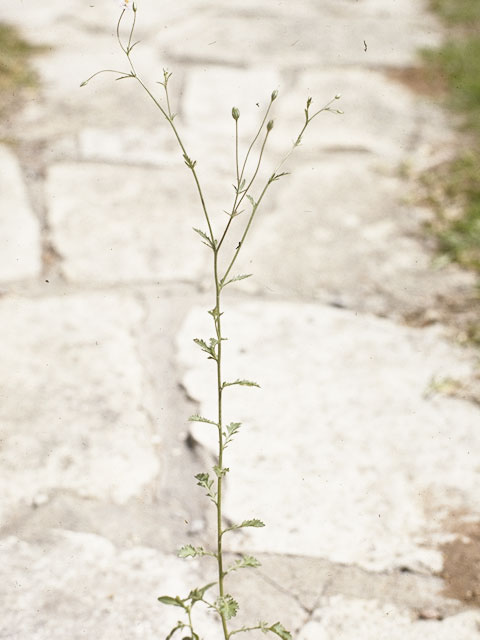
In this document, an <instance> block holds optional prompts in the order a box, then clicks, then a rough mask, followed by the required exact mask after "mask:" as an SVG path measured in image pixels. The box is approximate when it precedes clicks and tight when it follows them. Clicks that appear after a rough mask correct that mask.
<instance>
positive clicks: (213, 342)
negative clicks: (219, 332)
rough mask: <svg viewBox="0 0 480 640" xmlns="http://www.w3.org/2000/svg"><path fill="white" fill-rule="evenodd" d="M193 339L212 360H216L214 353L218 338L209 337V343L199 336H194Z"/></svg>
mask: <svg viewBox="0 0 480 640" xmlns="http://www.w3.org/2000/svg"><path fill="white" fill-rule="evenodd" d="M222 340H226V338H222ZM193 341H194V342H195V344H197V345H198V346H199V347H200V349H201V350H202V351H204V352H205V353H208V356H209V358H210V359H212V360H217V354H216V353H215V347H216V346H217V344H218V340H217V339H216V338H210V340H209V344H207V343H206V342H205V340H202V339H201V338H194V339H193Z"/></svg>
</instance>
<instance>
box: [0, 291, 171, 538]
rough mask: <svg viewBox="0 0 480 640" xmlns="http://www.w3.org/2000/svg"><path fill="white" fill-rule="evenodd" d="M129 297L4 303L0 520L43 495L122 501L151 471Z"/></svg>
mask: <svg viewBox="0 0 480 640" xmlns="http://www.w3.org/2000/svg"><path fill="white" fill-rule="evenodd" d="M141 319H142V310H141V308H140V305H139V304H138V302H136V301H135V300H134V299H133V297H131V296H121V295H119V296H116V295H106V294H101V293H98V294H95V293H92V294H78V295H72V296H69V297H63V296H58V297H55V296H54V297H47V298H41V299H33V300H28V299H23V298H5V299H3V300H2V301H1V304H0V324H1V326H2V331H3V335H4V340H5V345H4V350H3V358H2V367H1V368H0V380H1V383H0V386H1V389H2V403H1V408H0V425H1V426H0V431H1V442H2V447H1V450H0V458H1V462H2V464H1V465H0V467H1V471H0V485H1V487H2V496H3V499H2V503H1V507H0V522H1V524H2V527H5V526H6V525H8V524H9V522H10V521H11V520H12V519H13V517H14V515H15V513H16V510H17V509H18V510H24V509H25V508H26V507H31V508H33V507H36V506H41V505H42V504H43V503H44V502H45V501H48V499H49V493H50V491H55V490H56V489H64V490H70V491H72V492H76V493H77V494H78V495H80V496H82V497H84V498H90V499H95V498H99V499H100V500H105V501H108V500H110V501H112V502H114V503H117V504H123V503H125V502H127V501H128V500H129V499H130V498H132V497H134V496H137V495H140V494H142V492H143V491H144V490H145V488H146V487H148V486H149V485H150V484H151V483H152V482H153V481H154V480H155V478H156V476H157V474H158V473H159V470H160V469H159V462H158V458H157V455H156V451H155V444H154V442H155V440H154V438H155V436H156V435H157V434H156V433H155V425H154V424H153V421H152V418H151V416H150V415H149V405H148V398H147V394H146V391H145V385H146V380H145V378H144V372H143V370H142V366H141V362H140V359H139V356H138V353H137V345H136V338H135V331H136V329H137V325H138V324H139V323H140V322H141Z"/></svg>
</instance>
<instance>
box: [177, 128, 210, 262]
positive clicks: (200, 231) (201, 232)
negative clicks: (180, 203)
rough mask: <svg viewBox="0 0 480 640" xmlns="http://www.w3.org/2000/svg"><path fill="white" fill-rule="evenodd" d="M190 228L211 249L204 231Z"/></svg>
mask: <svg viewBox="0 0 480 640" xmlns="http://www.w3.org/2000/svg"><path fill="white" fill-rule="evenodd" d="M172 120H173V117H172ZM192 228H193V230H194V231H195V232H196V233H198V235H199V236H200V237H201V238H203V239H204V240H205V242H204V243H203V244H206V245H207V247H210V249H213V245H212V241H211V239H210V238H209V237H208V236H207V234H206V233H205V232H204V231H202V230H201V229H196V228H195V227H192Z"/></svg>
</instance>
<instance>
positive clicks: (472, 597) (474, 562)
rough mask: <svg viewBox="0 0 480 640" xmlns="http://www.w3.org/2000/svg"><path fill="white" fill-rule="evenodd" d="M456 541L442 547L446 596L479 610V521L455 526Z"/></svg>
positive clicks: (441, 575)
mask: <svg viewBox="0 0 480 640" xmlns="http://www.w3.org/2000/svg"><path fill="white" fill-rule="evenodd" d="M454 533H456V534H457V536H458V537H457V538H456V539H455V540H453V541H451V542H447V543H445V544H443V545H442V546H441V547H440V549H441V551H442V553H443V570H442V572H441V573H440V577H441V578H443V580H444V581H445V595H446V596H448V597H450V598H455V599H456V600H460V601H462V602H465V603H466V604H468V605H470V606H476V607H480V521H478V522H471V523H462V524H460V525H456V526H455V529H454Z"/></svg>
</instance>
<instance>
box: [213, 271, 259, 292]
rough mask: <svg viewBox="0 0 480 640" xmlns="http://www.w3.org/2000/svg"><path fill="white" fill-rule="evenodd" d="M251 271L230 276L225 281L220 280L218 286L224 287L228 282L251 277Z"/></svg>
mask: <svg viewBox="0 0 480 640" xmlns="http://www.w3.org/2000/svg"><path fill="white" fill-rule="evenodd" d="M252 275H253V274H252V273H247V274H242V275H239V276H235V277H234V278H231V279H230V280H227V282H221V283H220V286H221V287H222V289H223V287H226V286H227V284H230V283H231V282H238V281H239V280H245V279H246V278H251V277H252Z"/></svg>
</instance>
